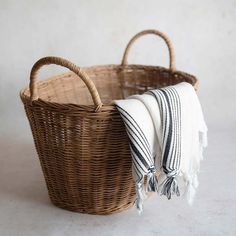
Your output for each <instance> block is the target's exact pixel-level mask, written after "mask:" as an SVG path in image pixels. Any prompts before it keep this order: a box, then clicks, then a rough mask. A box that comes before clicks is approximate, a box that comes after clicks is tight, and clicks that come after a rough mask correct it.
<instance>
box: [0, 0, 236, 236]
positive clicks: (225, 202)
mask: <svg viewBox="0 0 236 236" xmlns="http://www.w3.org/2000/svg"><path fill="white" fill-rule="evenodd" d="M235 22H236V1H235V0H227V1H223V0H216V1H213V0H201V1H192V0H191V1H190V0H180V1H175V0H172V1H169V0H167V1H160V0H149V1H138V0H134V1H131V0H126V1H125V0H119V1H115V0H112V1H108V0H101V1H95V0H90V1H87V0H70V1H63V0H52V1H48V0H41V1H31V0H21V1H17V0H0V30H1V31H0V111H1V112H0V235H3V236H8V235H10V236H12V235H14V236H15V235H23V236H27V235H49V236H50V235H56V236H60V235H132V234H134V233H136V234H137V235H144V233H145V235H179V234H181V233H182V235H190V234H191V235H206V234H207V235H209V236H210V235H236V228H235V222H236V215H235V212H236V209H235V206H236V202H235V201H236V189H235V177H236V174H235V168H236V166H235V163H236V162H235V154H236V153H235V146H234V145H235V141H236V140H235V139H236V137H235V131H236V109H235V98H236V95H235V87H236V82H235V81H236V79H235V74H236V73H235V72H236V67H235V63H236V57H235V55H236V44H235V41H236V31H235ZM147 28H156V29H159V30H162V31H163V32H166V33H167V34H168V35H169V37H170V38H171V39H172V41H173V44H174V46H175V52H176V62H177V68H178V69H179V70H183V71H186V72H189V73H192V74H194V75H196V76H198V78H199V80H200V94H199V95H200V99H201V102H202V105H203V110H204V112H205V116H206V122H207V124H208V127H209V133H210V143H209V148H208V150H207V152H206V154H205V157H206V160H205V161H204V162H203V163H202V173H201V174H200V188H199V192H198V194H197V199H196V202H195V204H194V206H193V207H192V208H190V207H188V205H186V203H185V202H181V201H179V200H178V199H176V200H173V201H169V202H168V201H166V200H164V199H157V198H155V197H153V198H152V199H151V200H150V201H148V202H147V204H146V205H145V212H144V215H143V216H142V217H139V216H138V215H137V212H136V211H135V209H132V210H129V211H126V212H124V213H120V214H116V215H112V216H100V217H99V216H89V215H82V214H75V213H71V212H67V211H64V210H61V209H58V208H56V207H54V206H52V205H51V204H50V202H49V199H48V196H47V191H46V187H45V184H44V180H43V176H42V173H41V170H40V167H39V162H38V159H37V157H36V153H35V151H34V147H33V142H32V136H31V133H30V129H29V125H28V123H27V120H26V118H25V113H24V110H23V106H22V104H21V101H20V99H19V90H20V89H21V88H23V87H24V86H26V85H27V84H28V82H29V72H30V69H31V66H32V64H33V63H34V62H35V61H36V60H37V59H39V58H40V57H43V56H47V55H57V56H62V57H65V58H68V59H70V60H71V61H73V62H75V63H77V64H78V65H81V66H89V65H95V64H110V63H111V64H119V63H120V61H121V57H122V54H123V51H124V48H125V46H126V44H127V42H128V40H129V39H130V38H131V37H132V36H133V35H134V34H135V33H137V32H138V31H141V30H143V29H147ZM167 55H168V54H167V49H166V46H165V45H164V43H163V42H162V41H161V40H160V39H156V38H155V37H153V36H152V37H151V36H150V37H145V38H143V39H140V40H139V42H137V43H136V45H135V47H134V48H133V49H132V50H131V54H130V57H129V62H132V63H142V64H157V65H168V62H167V61H168V56H167ZM56 70H57V68H56V69H55V67H50V69H49V68H48V69H47V70H43V71H44V73H45V71H50V73H49V74H54V73H55V71H56ZM60 71H64V70H60ZM42 74H43V73H42ZM42 74H41V75H42ZM41 77H42V76H41ZM41 79H42V78H41Z"/></svg>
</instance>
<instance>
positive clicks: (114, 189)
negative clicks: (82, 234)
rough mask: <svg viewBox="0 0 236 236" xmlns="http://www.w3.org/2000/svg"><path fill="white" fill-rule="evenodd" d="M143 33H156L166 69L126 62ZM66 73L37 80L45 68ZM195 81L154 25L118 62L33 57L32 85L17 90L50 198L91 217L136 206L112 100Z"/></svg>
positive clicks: (125, 140) (120, 125) (123, 139)
mask: <svg viewBox="0 0 236 236" xmlns="http://www.w3.org/2000/svg"><path fill="white" fill-rule="evenodd" d="M145 34H155V35H159V36H160V37H162V38H163V39H164V40H165V42H166V44H167V46H168V49H169V55H170V68H169V69H166V68H163V67H157V66H145V65H128V64H127V55H128V52H129V49H130V47H131V45H132V44H133V42H134V41H135V40H136V39H138V38H139V37H140V36H142V35H145ZM49 64H57V65H60V66H64V67H67V68H68V69H69V70H70V72H69V73H65V74H61V75H57V76H54V77H51V78H48V79H45V80H44V81H37V79H36V78H37V72H38V71H39V69H40V68H41V67H42V66H44V65H49ZM181 81H186V82H189V83H191V84H193V85H194V86H196V83H197V79H196V78H195V77H194V76H192V75H189V74H187V73H184V72H180V71H177V70H176V69H175V61H174V53H173V48H172V46H171V43H170V40H169V39H168V38H167V37H166V36H165V35H164V34H163V33H161V32H159V31H157V30H145V31H142V32H140V33H138V34H137V35H135V36H134V37H133V38H132V39H131V41H130V42H129V44H128V46H127V48H126V50H125V53H124V56H123V60H122V63H121V65H101V66H94V67H89V68H82V69H80V68H79V67H77V66H76V65H74V64H73V63H71V62H69V61H67V60H65V59H62V58H58V57H45V58H42V59H40V60H39V61H37V62H36V63H35V64H34V66H33V68H32V71H31V75H30V86H29V87H27V88H25V89H23V90H22V91H21V93H20V96H21V99H22V101H23V103H24V107H25V111H26V114H27V117H28V120H29V123H30V126H31V130H32V133H33V138H34V142H35V146H36V149H37V153H38V156H39V159H40V163H41V166H42V170H43V173H44V177H45V180H46V184H47V188H48V192H49V196H50V199H51V201H52V203H53V204H55V205H56V206H58V207H61V208H64V209H67V210H71V211H76V212H82V213H90V214H110V213H114V212H119V211H122V210H125V209H127V208H129V207H131V206H133V204H134V200H135V187H134V182H133V178H132V171H131V165H132V161H131V155H130V149H129V144H128V137H127V135H126V131H125V127H124V124H123V123H122V120H121V117H120V115H119V113H118V111H117V110H116V108H115V106H114V105H112V103H111V102H112V100H113V99H121V98H125V97H127V96H129V95H132V94H141V93H143V92H145V91H147V90H149V89H155V88H159V87H163V86H167V85H171V84H176V83H178V82H181Z"/></svg>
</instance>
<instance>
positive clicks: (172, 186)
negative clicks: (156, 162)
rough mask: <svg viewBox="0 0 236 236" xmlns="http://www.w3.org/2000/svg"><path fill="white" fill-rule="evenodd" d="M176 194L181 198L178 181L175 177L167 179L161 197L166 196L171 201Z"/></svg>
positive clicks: (163, 184)
mask: <svg viewBox="0 0 236 236" xmlns="http://www.w3.org/2000/svg"><path fill="white" fill-rule="evenodd" d="M174 194H175V195H176V196H180V192H179V187H178V183H177V180H176V178H175V177H174V176H170V177H166V179H165V180H164V181H163V183H162V189H161V195H165V196H166V197H167V198H168V200H170V199H171V197H172V195H174Z"/></svg>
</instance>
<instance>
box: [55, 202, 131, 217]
mask: <svg viewBox="0 0 236 236" xmlns="http://www.w3.org/2000/svg"><path fill="white" fill-rule="evenodd" d="M51 203H52V204H53V205H54V206H56V207H59V208H61V209H64V210H67V211H72V212H76V213H82V214H90V215H111V214H115V213H119V212H122V211H125V210H128V209H130V208H132V207H133V206H134V202H130V203H128V204H125V205H124V206H119V207H118V208H115V209H109V210H108V209H103V210H92V209H91V210H89V209H86V210H84V209H78V208H75V207H73V206H71V207H70V206H65V205H62V204H59V203H58V202H53V201H52V200H51Z"/></svg>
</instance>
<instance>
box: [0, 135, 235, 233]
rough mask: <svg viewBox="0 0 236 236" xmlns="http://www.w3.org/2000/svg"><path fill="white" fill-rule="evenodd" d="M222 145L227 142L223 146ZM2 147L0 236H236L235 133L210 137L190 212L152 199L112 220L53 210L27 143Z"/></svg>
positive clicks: (176, 204)
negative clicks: (141, 210) (142, 208)
mask: <svg viewBox="0 0 236 236" xmlns="http://www.w3.org/2000/svg"><path fill="white" fill-rule="evenodd" d="M222 140H225V142H224V143H223V144H222V145H219V144H220V143H221V142H222ZM11 141H12V143H9V142H8V138H6V141H3V142H1V145H0V148H1V150H4V158H2V159H1V163H0V186H1V195H0V208H1V211H0V235H3V236H13V235H14V236H15V235H16V236H28V235H30V236H39V235H47V236H69V235H73V236H77V235H80V236H84V235H86V236H87V235H88V236H95V235H101V236H123V235H124V236H126V235H137V236H144V235H147V236H154V235H155V236H156V235H158V236H159V235H160V236H162V235H164V236H173V235H182V236H185V235H186V236H188V235H208V236H218V235H224V236H225V235H232V236H234V235H236V224H235V222H236V215H235V212H236V199H235V196H236V189H235V169H236V162H235V155H236V151H235V147H234V145H235V142H236V135H235V133H233V134H229V133H223V132H220V133H212V134H211V135H210V146H209V148H208V150H207V152H206V153H205V156H206V159H205V160H204V161H203V162H202V168H201V173H200V175H199V177H200V178H199V179H200V186H199V189H198V191H197V195H196V199H195V202H194V204H193V206H192V207H190V206H188V204H187V203H186V201H183V200H181V199H180V198H175V199H173V200H171V201H168V200H166V199H165V198H162V197H158V196H156V195H154V196H152V198H151V199H149V200H147V201H146V202H145V205H144V207H145V208H144V213H143V215H142V216H139V215H138V213H137V211H136V209H135V208H132V209H130V210H127V211H125V212H122V213H118V214H114V215H110V216H94V215H84V214H78V213H73V212H69V211H65V210H62V209H59V208H57V207H55V206H53V205H52V204H51V203H50V201H49V198H48V195H47V190H46V186H45V183H44V180H43V176H42V173H41V170H40V168H39V161H38V159H37V157H36V153H35V151H34V150H32V145H33V144H32V142H30V141H29V140H28V138H23V137H22V136H21V137H18V138H14V139H11Z"/></svg>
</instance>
